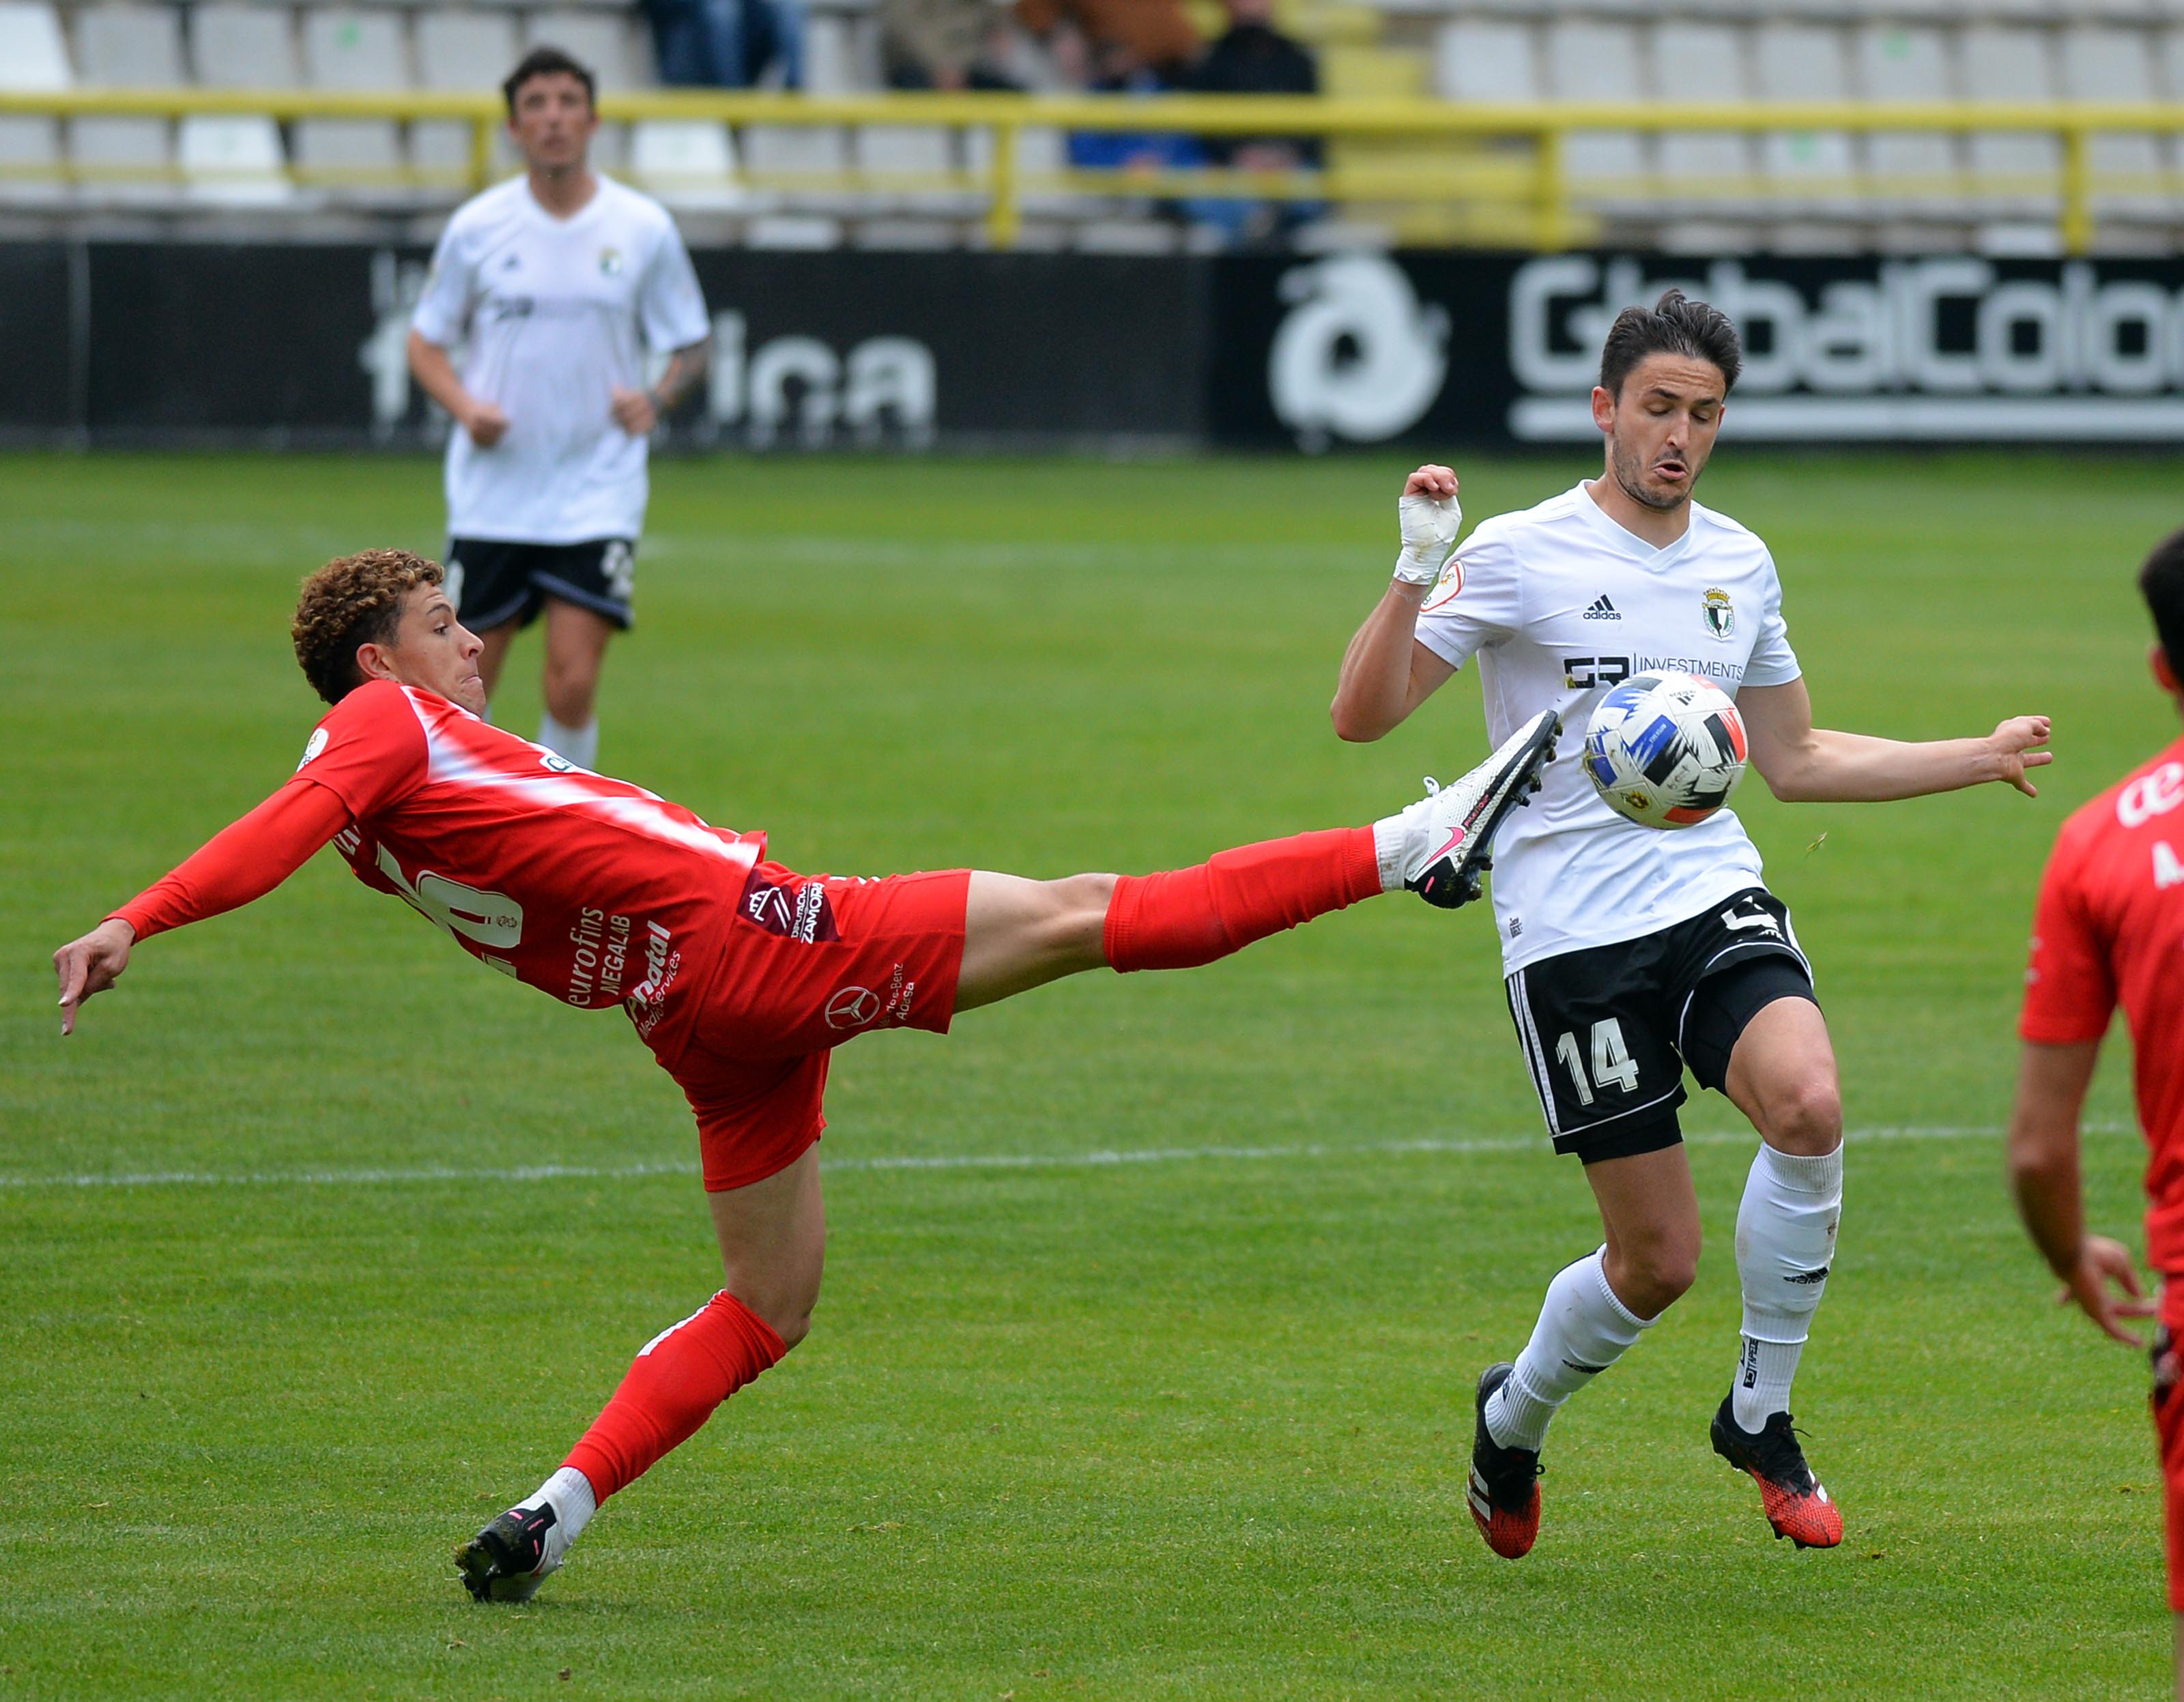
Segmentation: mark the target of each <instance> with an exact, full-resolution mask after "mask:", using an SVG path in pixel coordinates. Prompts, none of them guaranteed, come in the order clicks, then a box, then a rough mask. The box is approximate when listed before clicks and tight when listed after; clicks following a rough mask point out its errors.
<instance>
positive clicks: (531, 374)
mask: <svg viewBox="0 0 2184 1702" xmlns="http://www.w3.org/2000/svg"><path fill="white" fill-rule="evenodd" d="M410 324H411V325H412V326H413V327H414V328H415V331H416V332H417V334H418V335H419V336H420V337H423V338H425V340H426V342H435V343H437V344H439V345H440V346H441V347H442V348H450V347H452V346H453V345H454V344H455V343H457V342H460V341H462V340H463V339H464V337H465V335H467V337H468V339H469V344H470V347H469V350H468V353H467V354H466V355H465V359H464V362H463V370H462V379H463V384H464V386H465V388H466V389H468V390H469V391H470V392H471V394H472V395H473V396H476V397H477V398H480V399H481V400H483V401H487V402H492V403H498V404H499V407H500V409H501V411H502V412H504V414H507V415H508V433H507V435H506V436H505V437H503V438H502V439H501V440H500V441H499V442H498V443H496V444H494V445H493V448H490V449H481V448H479V447H478V446H477V445H476V443H474V442H471V437H470V433H468V432H467V431H461V430H460V429H458V430H456V431H454V432H453V433H451V434H450V435H449V437H448V468H447V487H448V535H449V536H450V537H475V538H498V539H503V540H506V541H510V542H518V543H582V542H586V541H587V540H588V539H592V538H610V537H626V538H634V537H636V536H637V535H638V532H639V531H642V530H643V526H644V502H645V495H646V485H645V474H644V452H645V441H644V439H643V438H642V437H632V436H631V435H630V434H629V433H628V432H627V431H623V430H622V429H621V426H619V425H616V424H615V421H614V416H613V415H612V414H610V413H609V412H608V408H609V405H610V399H611V398H610V392H611V391H612V390H613V389H614V388H615V387H616V386H620V387H623V388H626V389H632V390H634V389H639V388H642V387H643V383H644V353H643V352H644V350H645V349H646V348H653V349H673V348H686V347H688V345H689V344H691V343H694V342H703V341H704V340H705V337H706V335H707V333H708V331H709V325H708V322H707V320H706V317H705V297H704V296H703V295H701V294H700V293H699V289H698V277H697V274H696V273H695V272H694V271H693V270H691V267H690V256H689V254H688V251H686V250H685V249H684V248H683V246H682V236H681V235H680V234H679V233H678V232H677V231H676V229H675V221H674V220H672V219H671V218H669V217H668V215H667V209H666V208H664V207H662V206H661V205H660V203H658V202H656V201H655V200H652V199H651V198H650V197H648V196H643V195H640V194H638V192H636V191H635V190H634V189H630V188H627V187H625V186H623V185H621V184H619V183H616V182H615V181H613V180H611V179H610V178H605V177H602V178H600V179H599V192H597V193H596V194H594V195H593V197H592V198H591V199H590V200H589V201H588V202H586V203H584V205H583V207H582V208H581V209H579V210H578V211H577V213H576V214H573V215H572V216H571V217H570V218H567V219H557V218H555V217H554V215H553V214H550V213H549V212H547V210H546V209H544V208H543V207H541V206H540V205H539V204H538V198H537V197H535V196H533V195H532V192H531V184H530V181H529V179H527V178H524V177H516V178H512V179H510V181H508V182H506V183H503V184H500V185H498V186H495V187H493V188H492V189H488V190H487V191H486V192H485V193H484V194H482V195H480V196H477V197H475V198H473V199H471V200H470V201H466V202H465V203H463V205H462V206H460V208H458V209H456V210H455V215H454V218H452V219H450V220H448V228H447V230H446V231H443V233H442V234H441V236H440V246H439V248H437V250H436V251H435V252H434V253H433V256H432V275H431V277H430V278H428V279H427V280H426V284H425V292H424V294H423V296H422V297H421V298H420V299H419V301H418V303H417V311H416V314H415V318H413V319H412V320H411V321H410Z"/></svg>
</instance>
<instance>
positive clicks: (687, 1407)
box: [455, 1146, 827, 1601]
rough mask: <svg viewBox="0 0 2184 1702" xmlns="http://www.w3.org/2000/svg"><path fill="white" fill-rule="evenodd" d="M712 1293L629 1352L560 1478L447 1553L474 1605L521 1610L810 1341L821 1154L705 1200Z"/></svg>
mask: <svg viewBox="0 0 2184 1702" xmlns="http://www.w3.org/2000/svg"><path fill="white" fill-rule="evenodd" d="M706 1201H707V1204H709V1205H710V1207H711V1208H712V1214H713V1232H714V1234H715V1235H716V1237H717V1238H719V1241H720V1245H721V1270H722V1273H723V1276H724V1277H725V1282H724V1284H723V1286H722V1288H721V1290H720V1292H719V1293H716V1294H715V1295H714V1296H713V1298H712V1299H710V1301H708V1302H707V1303H706V1304H705V1305H703V1306H701V1307H699V1309H698V1310H697V1311H695V1312H694V1313H692V1314H691V1315H690V1316H688V1318H685V1319H684V1320H683V1321H682V1322H681V1323H679V1324H677V1325H674V1326H673V1327H671V1328H669V1329H666V1330H663V1331H662V1332H660V1334H658V1335H657V1336H655V1337H654V1338H652V1339H651V1340H650V1341H649V1342H647V1343H645V1344H644V1346H643V1348H642V1349H639V1350H638V1355H637V1358H636V1360H634V1361H633V1362H632V1365H630V1368H629V1371H628V1373H627V1376H625V1377H623V1378H622V1381H621V1387H620V1388H617V1389H616V1391H615V1393H614V1398H613V1399H611V1400H610V1401H609V1402H608V1403H607V1404H606V1407H605V1409H604V1410H603V1411H602V1412H601V1413H600V1414H599V1417H598V1418H596V1419H594V1420H593V1421H592V1426H591V1428H590V1429H588V1430H587V1431H586V1432H584V1434H583V1437H582V1439H580V1440H579V1441H578V1442H577V1445H576V1446H575V1447H574V1448H573V1449H571V1450H570V1452H569V1456H568V1458H567V1459H566V1460H564V1461H563V1462H562V1465H561V1467H560V1470H559V1471H555V1472H554V1475H553V1476H552V1477H549V1478H548V1479H547V1480H546V1481H545V1482H543V1483H542V1484H541V1485H539V1487H538V1491H537V1493H534V1494H532V1496H531V1497H530V1498H529V1499H526V1500H524V1501H521V1502H519V1503H517V1504H516V1505H515V1506H514V1507H511V1508H510V1510H508V1511H507V1512H505V1513H504V1514H502V1515H501V1516H499V1518H498V1519H495V1520H494V1521H493V1523H491V1524H490V1525H488V1526H487V1527H485V1529H483V1530H482V1531H481V1532H478V1533H477V1535H476V1536H475V1537H473V1538H471V1539H470V1541H468V1542H466V1543H462V1544H461V1545H460V1546H459V1547H458V1548H457V1549H456V1550H455V1563H456V1565H457V1566H459V1567H460V1569H461V1571H462V1574H463V1582H464V1583H465V1586H466V1587H467V1588H469V1590H470V1592H471V1594H472V1595H473V1596H475V1597H476V1599H478V1600H480V1601H527V1600H528V1599H530V1598H531V1596H532V1594H533V1593H535V1592H536V1591H537V1589H538V1586H539V1585H540V1584H541V1583H542V1582H544V1581H545V1579H546V1577H547V1576H548V1574H549V1573H551V1572H552V1571H554V1569H555V1568H557V1567H558V1566H560V1564H561V1561H562V1560H563V1559H564V1557H565V1556H566V1555H567V1554H568V1551H569V1546H570V1544H571V1543H574V1542H575V1541H576V1540H577V1537H579V1536H580V1535H582V1532H583V1529H584V1527H585V1525H586V1524H588V1522H589V1521H590V1520H591V1516H592V1515H593V1512H594V1511H596V1510H597V1509H598V1507H599V1503H600V1502H602V1501H604V1500H605V1499H607V1497H608V1496H610V1495H611V1494H613V1493H616V1491H617V1490H620V1489H621V1488H624V1487H626V1486H627V1484H629V1483H630V1482H632V1481H634V1480H635V1479H636V1478H638V1477H640V1476H642V1475H643V1473H644V1472H645V1471H647V1470H648V1469H649V1468H650V1467H651V1466H653V1464H654V1463H655V1462H656V1461H657V1460H659V1459H660V1456H661V1455H662V1454H666V1453H667V1452H668V1451H669V1450H670V1449H673V1448H675V1447H677V1446H678V1445H679V1444H681V1443H683V1442H685V1441H687V1440H688V1438H690V1437H691V1436H692V1435H693V1434H694V1433H695V1432H696V1431H697V1430H698V1429H699V1427H700V1426H702V1425H703V1424H704V1423H705V1421H706V1420H707V1419H709V1418H710V1417H711V1416H713V1413H714V1410H716V1408H717V1407H719V1406H720V1404H721V1402H723V1401H725V1400H726V1399H727V1398H728V1397H729V1396H730V1395H732V1394H733V1393H735V1392H736V1391H737V1390H738V1389H739V1388H742V1387H743V1386H744V1384H745V1383H747V1382H750V1381H751V1379H752V1378H754V1377H757V1376H758V1375H759V1374H760V1372H761V1371H765V1370H766V1369H767V1368H768V1367H769V1366H771V1365H776V1364H777V1363H779V1361H780V1360H781V1359H782V1357H783V1355H784V1354H787V1353H788V1350H789V1349H791V1348H793V1347H794V1346H795V1345H796V1344H797V1343H799V1342H800V1341H802V1340H803V1339H804V1338H805V1336H806V1335H808V1334H809V1333H810V1332H811V1309H812V1307H813V1305H814V1304H816V1302H817V1300H818V1299H819V1280H820V1275H821V1272H822V1270H823V1268H824V1266H825V1264H826V1251H827V1213H826V1207H825V1204H824V1203H823V1201H822V1197H821V1193H820V1186H819V1149H818V1148H817V1147H816V1146H811V1147H807V1148H806V1149H805V1150H804V1153H803V1154H802V1155H801V1156H800V1157H799V1158H798V1159H797V1160H795V1162H794V1163H793V1164H791V1165H788V1168H787V1169H785V1170H782V1171H777V1172H776V1173H775V1174H774V1175H772V1176H767V1177H766V1179H765V1180H763V1181H761V1182H753V1183H751V1184H750V1185H749V1186H748V1187H745V1188H730V1189H727V1190H725V1191H723V1192H721V1193H710V1194H708V1195H707V1196H706Z"/></svg>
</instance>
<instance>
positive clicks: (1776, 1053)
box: [1713, 998, 1842, 1549]
mask: <svg viewBox="0 0 2184 1702" xmlns="http://www.w3.org/2000/svg"><path fill="white" fill-rule="evenodd" d="M1723 1091H1724V1093H1727V1094H1728V1095H1729V1097H1730V1099H1732V1100H1734V1101H1735V1102H1736V1106H1737V1109H1738V1110H1741V1111H1742V1112H1743V1113H1744V1114H1745V1115H1746V1116H1747V1117H1749V1118H1751V1120H1752V1126H1753V1127H1754V1128H1756V1129H1758V1131H1759V1134H1760V1138H1761V1143H1762V1144H1761V1146H1760V1149H1759V1152H1758V1156H1757V1157H1756V1158H1754V1159H1753V1160H1752V1172H1751V1175H1750V1176H1748V1177H1747V1180H1746V1182H1745V1188H1744V1201H1743V1204H1742V1205H1741V1206H1740V1207H1739V1209H1738V1210H1737V1215H1736V1271H1737V1277H1738V1278H1739V1280H1740V1281H1741V1283H1742V1285H1743V1289H1744V1322H1743V1337H1742V1342H1741V1347H1740V1349H1739V1351H1738V1355H1737V1368H1736V1380H1735V1382H1734V1384H1733V1386H1732V1388H1731V1389H1730V1394H1729V1396H1728V1398H1727V1399H1724V1401H1723V1402H1722V1404H1721V1409H1720V1410H1719V1412H1717V1413H1716V1414H1715V1415H1714V1419H1713V1448H1714V1452H1715V1453H1717V1454H1720V1455H1721V1457H1722V1458H1723V1459H1724V1460H1728V1461H1729V1463H1730V1465H1732V1466H1736V1468H1737V1469H1738V1470H1739V1471H1745V1472H1747V1473H1749V1474H1750V1475H1751V1477H1752V1481H1753V1482H1756V1483H1757V1484H1758V1486H1759V1495H1760V1502H1761V1505H1763V1507H1764V1509H1765V1510H1766V1514H1767V1521H1768V1523H1769V1524H1770V1525H1772V1526H1773V1527H1775V1535H1777V1536H1778V1537H1787V1538H1790V1539H1791V1541H1793V1542H1795V1543H1797V1545H1798V1546H1799V1547H1800V1548H1822V1549H1830V1548H1833V1547H1834V1546H1835V1545H1836V1543H1840V1542H1841V1540H1842V1514H1841V1510H1839V1509H1837V1507H1836V1505H1835V1503H1834V1502H1833V1501H1832V1500H1831V1499H1830V1498H1829V1495H1828V1492H1827V1491H1826V1489H1825V1488H1822V1487H1821V1485H1820V1482H1819V1479H1817V1478H1816V1477H1814V1475H1813V1472H1812V1468H1811V1467H1810V1466H1808V1465H1807V1464H1806V1461H1805V1456H1804V1450H1803V1449H1802V1448H1801V1447H1800V1446H1799V1445H1798V1443H1797V1434H1796V1432H1795V1431H1794V1430H1793V1429H1792V1427H1791V1417H1790V1383H1791V1378H1792V1377H1794V1376H1795V1375H1796V1372H1797V1360H1798V1358H1799V1356H1800V1355H1801V1354H1802V1353H1803V1351H1804V1346H1805V1338H1806V1336H1807V1334H1808V1332H1809V1331H1810V1329H1811V1327H1812V1320H1813V1314H1814V1312H1815V1311H1816V1310H1819V1304H1820V1296H1821V1294H1822V1293H1823V1292H1824V1291H1825V1288H1827V1278H1828V1270H1829V1267H1830V1265H1832V1264H1833V1263H1834V1262H1835V1250H1836V1224H1837V1221H1838V1220H1839V1219H1840V1217H1841V1212H1842V1097H1841V1090H1840V1088H1839V1087H1838V1086H1837V1082H1836V1058H1835V1048H1834V1046H1833V1044H1832V1043H1830V1040H1829V1038H1828V1026H1827V1023H1826V1021H1825V1019H1824V1018H1823V1017H1822V1016H1821V1015H1820V1008H1819V1006H1818V1005H1817V1004H1814V1003H1812V1001H1811V1000H1809V999H1806V998H1778V999H1776V1000H1775V1002H1774V1003H1773V1004H1769V1005H1765V1006H1763V1007H1762V1009H1761V1010H1759V1012H1758V1014H1757V1015H1754V1016H1753V1017H1752V1021H1750V1022H1749V1023H1748V1024H1747V1026H1746V1027H1745V1030H1744V1032H1743V1033H1742V1034H1741V1036H1739V1037H1738V1039H1737V1042H1736V1048H1735V1050H1733V1051H1732V1052H1731V1053H1730V1062H1729V1070H1728V1073H1727V1076H1726V1078H1725V1080H1724V1083H1723Z"/></svg>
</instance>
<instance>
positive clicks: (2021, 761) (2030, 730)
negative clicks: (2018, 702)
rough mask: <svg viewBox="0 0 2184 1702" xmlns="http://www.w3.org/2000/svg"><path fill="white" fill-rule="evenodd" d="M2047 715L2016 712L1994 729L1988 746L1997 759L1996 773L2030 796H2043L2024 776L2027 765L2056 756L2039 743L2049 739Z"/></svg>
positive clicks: (2043, 762)
mask: <svg viewBox="0 0 2184 1702" xmlns="http://www.w3.org/2000/svg"><path fill="white" fill-rule="evenodd" d="M2046 743H2048V717H2047V716H2045V715H2013V716H2011V717H2010V719H2009V720H2006V721H2004V722H2003V724H2002V725H2001V726H1998V727H1997V728H1996V729H1995V730H1994V732H1993V735H1992V737H1990V738H1989V739H1988V740H1987V748H1988V749H1989V750H1990V751H1991V752H1992V754H1993V757H1994V762H1995V774H1994V777H1995V778H1996V779H1997V780H2000V781H2008V782H2009V784H2010V785H2012V786H2014V787H2016V788H2017V789H2018V790H2019V791H2020V792H2021V793H2024V794H2025V796H2026V797H2027V798H2037V797H2039V796H2040V788H2039V787H2036V786H2035V785H2033V783H2032V782H2031V781H2029V780H2027V779H2026V778H2025V770H2027V769H2028V768H2045V767H2046V766H2047V765H2048V764H2049V763H2051V762H2053V761H2054V760H2055V754H2054V752H2053V751H2048V750H2040V749H2037V748H2036V747H2037V746H2040V745H2044V744H2046Z"/></svg>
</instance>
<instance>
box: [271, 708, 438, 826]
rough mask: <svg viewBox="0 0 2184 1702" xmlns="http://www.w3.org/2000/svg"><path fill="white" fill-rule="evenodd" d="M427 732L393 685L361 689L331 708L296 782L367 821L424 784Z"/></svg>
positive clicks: (309, 746)
mask: <svg viewBox="0 0 2184 1702" xmlns="http://www.w3.org/2000/svg"><path fill="white" fill-rule="evenodd" d="M425 771H426V746H425V729H424V726H423V725H422V723H421V722H420V721H419V720H418V719H417V712H416V710H415V709H412V708H411V707H410V705H409V697H408V696H407V695H406V694H405V693H404V691H403V689H402V687H399V686H398V685H396V684H395V683H394V682H393V681H391V680H373V681H370V682H369V683H367V684H365V685H362V686H359V687H357V688H356V689H355V690H354V691H353V692H350V693H349V694H348V696H347V697H345V698H343V699H342V700H341V702H339V703H338V704H335V705H334V707H333V709H331V712H329V713H328V715H326V719H325V720H322V721H320V723H319V725H318V728H317V730H316V731H314V732H313V733H312V735H311V737H310V743H308V744H306V745H305V746H304V759H303V761H301V762H300V763H298V764H297V765H296V778H297V779H298V780H299V781H311V782H313V783H314V784H315V785H318V786H321V787H325V788H326V790H327V791H328V792H331V793H333V795H334V796H335V797H337V798H339V799H341V801H342V803H343V804H344V805H346V806H347V807H348V813H349V815H350V818H351V819H352V820H356V821H359V822H362V821H365V820H369V819H370V817H372V816H374V815H377V814H378V813H379V812H380V811H381V810H383V809H387V808H388V807H389V806H390V805H392V804H398V803H400V802H401V801H402V800H403V799H404V798H406V797H408V796H409V794H410V793H413V792H415V790H416V789H417V788H418V787H421V786H422V785H423V784H424V783H425Z"/></svg>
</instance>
